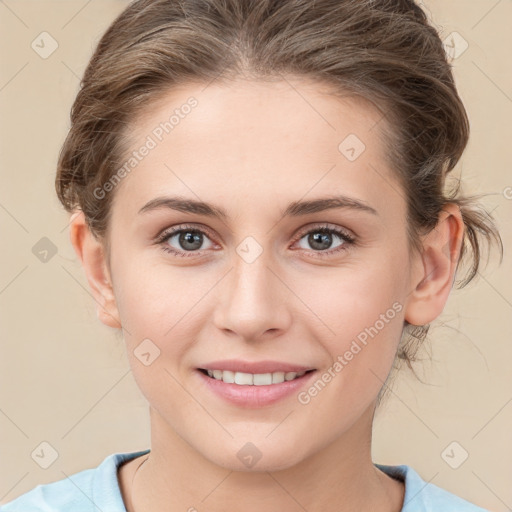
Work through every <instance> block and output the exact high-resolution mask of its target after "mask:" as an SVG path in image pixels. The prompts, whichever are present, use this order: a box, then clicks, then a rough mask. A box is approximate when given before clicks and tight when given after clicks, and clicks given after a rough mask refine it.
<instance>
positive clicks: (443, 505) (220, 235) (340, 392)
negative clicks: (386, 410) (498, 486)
mask: <svg viewBox="0 0 512 512" xmlns="http://www.w3.org/2000/svg"><path fill="white" fill-rule="evenodd" d="M468 137H469V123H468V119H467V116H466V112H465V109H464V106H463V104H462V102H461V100H460V98H459V96H458V94H457V90H456V87H455V85H454V81H453V77H452V73H451V70H450V65H449V64H448V62H447V60H446V55H445V52H444V49H443V45H442V42H441V41H440V39H439V36H438V34H437V32H436V31H435V30H434V29H433V28H432V27H431V26H430V25H429V23H428V21H427V18H426V17H425V15H424V13H423V11H422V10H421V9H420V8H419V7H418V6H417V5H416V4H414V3H413V2H412V1H406V0H374V1H370V0H367V1H360V0H358V1H354V0H318V1H315V2H311V1H306V0H279V1H277V0H258V1H251V2H240V1H239V0H203V1H201V2H198V1H194V0H182V1H177V0H138V1H135V2H133V3H132V4H131V5H130V6H129V7H128V8H127V9H126V10H125V11H124V12H123V13H122V14H121V15H120V16H119V17H118V18H117V19H116V20H115V21H114V22H113V24H112V25H111V26H110V28H109V29H108V30H107V32H106V33H105V35H104V36H103V38H102V39H101V41H100V42H99V44H98V47H97V49H96V51H95V53H94V55H93V57H92V58H91V61H90V63H89V66H88V68H87V70H86V72H85V75H84V79H83V83H82V87H81V90H80V92H79V94H78V96H77V98H76V101H75V104H74V106H73V110H72V126H71V129H70V132H69V134H68V137H67V139H66V141H65V143H64V146H63V149H62V152H61V155H60V160H59V165H58V174H57V181H56V185H57V193H58V196H59V199H60V200H61V202H62V203H63V205H64V206H65V208H66V209H67V210H68V211H69V212H70V213H72V222H71V225H70V237H71V241H72V244H73V246H74V248H75V250H76V252H77V255H78V257H79V258H80V260H81V262H82V264H83V267H84V271H85V273H86V276H87V279H88V281H89V284H90V287H91V291H92V293H93V295H94V297H95V300H96V302H97V303H98V316H99V318H100V320H101V321H102V322H103V323H105V324H106V325H108V326H111V327H114V328H116V329H121V330H122V333H123V336H124V340H125V342H126V346H127V351H128V356H129V359H130V365H131V368H132V371H133V374H134V377H135V379H136V382H137V384H138V385H139V387H140V389H141V391H142V393H143V394H144V396H145V397H146V399H147V400H148V402H149V406H150V419H151V448H150V449H148V450H144V451H142V452H132V453H123V454H112V455H110V456H109V457H107V458H106V459H105V460H104V462H103V463H102V464H101V465H100V466H99V467H98V468H95V469H88V470H85V471H83V472H80V473H78V474H76V475H73V476H72V477H71V480H72V481H70V480H69V479H65V480H61V481H59V482H54V483H51V484H46V485H44V486H38V487H36V488H35V489H33V490H32V491H30V492H29V493H26V494H25V495H23V496H21V497H19V498H18V499H16V500H14V501H13V502H11V503H10V504H8V505H5V506H4V508H3V510H5V512H14V511H18V510H28V509H30V510H47V511H49V510H52V511H64V510H81V511H82V510H93V509H94V510H96V509H99V510H102V511H103V512H106V511H110V512H114V511H115V512H121V511H124V510H126V511H128V512H140V511H144V510H151V511H154V512H159V511H163V510H166V511H170V510H171V511H175V510H176V511H177V510H189V511H193V510H208V511H210V512H217V511H221V510H226V509H231V510H245V511H249V512H252V511H260V510H261V508H262V507H265V509H267V510H275V511H283V510H286V511H295V510H297V511H298V510H307V511H308V512H317V511H320V510H332V511H334V510H336V511H337V512H344V511H354V510H358V511H363V512H364V511H374V510H379V511H382V512H399V511H402V512H413V511H414V512H416V511H419V510H425V511H436V512H438V511H440V510H457V511H458V512H463V511H467V512H469V511H472V512H476V511H481V510H484V509H482V508H479V507H477V506H476V505H472V504H471V503H469V502H467V501H465V500H463V499H461V498H459V497H457V496H455V495H453V494H451V493H449V492H448V491H446V490H443V489H441V488H439V487H437V486H435V485H433V484H429V485H427V483H426V482H424V481H423V480H422V479H421V478H420V476H419V475H418V474H417V473H416V472H415V471H414V469H413V468H412V467H410V466H407V465H400V466H386V465H380V464H374V463H373V462H372V457H371V437H372V422H373V417H374V413H375V410H376V407H377V406H378V405H379V404H380V403H381V401H382V399H383V397H384V396H385V393H386V392H387V390H388V389H389V387H388V386H387V384H386V382H387V381H389V380H391V377H392V376H393V371H394V370H396V369H397V366H395V363H396V362H398V361H400V360H403V361H405V362H407V364H408V365H410V363H411V361H413V360H414V354H415V351H416V350H417V348H418V347H419V346H420V344H421V342H422V341H423V340H424V338H425V335H426V333H427V330H428V325H429V324H430V322H432V321H433V320H434V319H435V318H437V317H438V316H439V315H440V314H441V312H442V311H443V308H444V306H445V304H446V301H447V299H448V296H449V293H450V291H451V289H452V286H453V284H454V281H455V276H456V271H457V270H458V267H459V263H460V262H461V258H462V257H463V256H464V255H469V257H470V258H471V261H472V265H471V267H470V270H469V272H468V273H467V274H466V276H465V279H464V280H462V281H460V282H459V284H462V285H464V284H466V283H467V282H469V281H470V280H471V279H472V278H473V277H474V275H475V274H476V272H477V270H478V268H479V264H480V252H481V242H482V237H484V238H486V239H487V241H495V242H497V243H498V245H500V236H499V234H498V232H497V230H496V228H495V226H494V224H493V223H492V220H491V218H490V217H488V216H486V215H484V214H482V213H480V212H479V210H478V208H477V204H476V203H475V202H474V200H473V199H472V198H467V197H464V196H462V195H461V194H459V191H458V190H452V191H449V190H446V187H445V179H446V176H447V174H448V173H449V172H450V171H451V170H452V169H453V168H454V166H455V165H456V164H457V162H458V160H459V158H460V157H461V155H462V153H463V151H464V148H465V146H466V144H467V141H468ZM500 248H501V245H500Z"/></svg>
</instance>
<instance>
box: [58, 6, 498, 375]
mask: <svg viewBox="0 0 512 512" xmlns="http://www.w3.org/2000/svg"><path fill="white" fill-rule="evenodd" d="M286 75H289V76H296V77H304V78H309V79H313V80H316V81H318V82H319V83H320V82H321V83H325V84H329V85H330V86H331V88H332V90H333V91H334V92H335V93H337V94H339V95H340V96H346V95H347V94H348V95H355V96H358V97H362V98H365V99H366V100H367V101H370V102H372V103H373V104H374V105H375V106H377V108H379V109H380V110H381V111H382V113H383V118H382V121H381V122H380V124H379V134H380V136H381V137H382V139H383V141H384V142H385V147H386V148H387V156H388V164H389V166H390V167H391V168H392V169H394V170H395V173H396V177H397V180H398V182H399V183H400V184H401V187H402V189H403V193H404V196H405V198H406V201H407V213H408V218H407V221H408V226H407V227H408V236H409V241H410V247H411V248H414V249H417V250H421V243H420V235H421V234H422V233H426V232H428V231H429V230H431V229H432V228H433V227H434V226H435V225H436V222H437V219H438V216H439V213H440V211H441V210H442V208H443V206H444V205H446V204H447V203H449V202H452V203H456V204H458V205H459V206H460V208H461V212H462V217H463V219H464V224H465V234H464V241H463V250H462V254H461V258H462V259H464V260H467V262H468V263H469V271H468V273H467V274H466V276H465V279H462V280H461V281H459V282H458V285H461V286H465V285H466V284H467V283H469V282H470V281H471V280H472V279H473V277H474V276H475V275H476V273H477V272H478V269H479V268H480V265H481V262H480V258H481V251H482V243H483V242H484V241H485V242H488V243H489V244H490V243H492V242H496V243H497V244H498V246H499V247H500V250H501V254H503V246H502V243H501V238H500V235H499V232H498V230H497V228H496V226H495V225H494V223H493V220H492V218H491V216H490V215H489V214H488V213H487V212H486V211H485V210H484V209H483V208H482V207H481V206H479V204H478V202H477V201H476V199H477V198H473V197H465V196H464V195H462V194H461V193H460V190H459V189H458V188H457V189H456V190H455V191H453V190H452V191H450V190H447V189H446V176H447V175H448V174H449V173H450V172H451V171H452V169H453V168H454V166H455V165H456V164H457V162H458V161H459V159H460V157H461V155H462V153H463V151H464V149H465V147H466V144H467V142H468V138H469V121H468V117H467V114H466V111H465V109H464V106H463V104H462V101H461V99H460V97H459V95H458V93H457V89H456V87H455V83H454V78H453V75H452V71H451V66H450V64H449V62H448V61H447V57H446V54H445V50H444V47H443V43H442V41H441V39H440V37H439V34H438V33H437V31H436V29H435V28H434V27H433V26H431V25H430V24H429V21H428V19H427V16H426V15H425V13H424V12H423V10H422V9H421V8H420V7H419V6H418V5H416V4H415V3H414V2H413V1H410V0H314V1H312V0H252V1H251V0H244V1H240V0H138V1H135V2H133V3H132V4H130V5H129V6H128V7H127V8H126V9H125V10H124V11H123V12H122V13H121V15H120V16H119V17H118V18H117V19H116V20H115V21H114V22H113V23H112V25H111V26H110V27H109V29H108V30H107V32H106V33H105V34H104V36H103V37H102V39H101V41H100V42H99V44H98V46H97V48H96V50H95V52H94V55H93V56H92V58H91V61H90V63H89V65H88V67H87V69H86V71H85V74H84V78H83V80H82V84H81V89H80V92H79V93H78V95H77V98H76V100H75V103H74V105H73V108H72V113H71V129H70V132H69V134H68V136H67V138H66V141H65V142H64V145H63V148H62V151H61V154H60V158H59V162H58V171H57V179H56V189H57V194H58V196H59V199H60V200H61V202H62V204H63V205H64V206H65V208H66V209H67V210H68V211H73V210H74V209H77V208H79V209H82V210H83V211H84V214H85V217H86V219H87V222H88V224H89V226H90V227H91V229H92V230H93V232H94V233H95V234H96V235H97V236H98V237H104V236H105V234H106V232H107V228H108V224H109V213H110V206H111V203H112V195H113V193H114V192H115V191H114V192H112V193H109V194H106V196H105V197H102V198H98V197H97V194H95V190H97V189H98V187H102V186H103V184H105V183H106V182H107V181H108V180H109V178H110V177H111V176H112V175H113V174H114V173H115V172H116V170H117V169H118V167H119V166H120V165H121V162H122V155H123V151H125V150H126V147H125V140H126V139H125V137H124V135H125V134H126V133H127V130H129V127H130V122H133V120H134V119H135V117H136V115H137V114H138V113H139V112H141V110H142V109H143V108H144V107H145V106H147V105H148V103H151V102H152V101H155V99H156V98H158V97H159V96H160V95H162V94H164V93H166V92H167V91H169V90H170V89H172V88H173V87H175V86H177V85H182V84H186V83H188V82H191V81H194V82H198V81H200V82H204V83H209V82H211V81H212V80H222V79H227V78H236V77H237V76H244V77H251V78H254V79H257V80H271V79H273V80H278V79H280V78H281V79H282V77H284V76H286ZM462 259H461V261H462ZM428 327H429V326H411V325H408V324H406V325H405V328H404V335H403V339H402V343H401V344H400V346H399V349H398V354H397V355H398V359H397V360H398V362H400V361H405V362H407V364H408V366H409V367H410V368H411V369H412V366H411V361H413V360H414V359H415V355H416V352H417V349H418V347H419V346H420V345H421V343H422V342H423V340H424V339H425V336H426V334H427V332H428Z"/></svg>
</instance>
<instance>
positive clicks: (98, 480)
mask: <svg viewBox="0 0 512 512" xmlns="http://www.w3.org/2000/svg"><path fill="white" fill-rule="evenodd" d="M148 452H149V450H144V451H140V452H130V453H113V454H111V455H109V456H108V457H106V458H105V459H104V460H103V462H102V463H101V464H100V465H99V466H98V467H96V468H93V469H85V470H83V471H80V472H79V473H75V474H73V475H70V476H68V477H66V478H63V479H62V480H58V481H56V482H51V483H49V484H40V485H38V486H37V487H34V488H33V489H31V490H30V491H28V492H26V493H25V494H22V495H21V496H19V497H18V498H16V499H14V500H13V501H10V502H9V503H6V504H4V505H1V506H0V512H43V511H44V512H69V511H70V510H79V511H80V512H89V511H90V512H97V511H98V510H101V511H102V512H125V511H126V509H125V507H124V504H123V499H122V496H121V491H120V489H119V483H118V480H117V468H118V467H119V466H120V465H121V464H122V463H123V462H126V461H128V460H130V459H133V458H135V457H138V456H139V455H143V454H145V453H148Z"/></svg>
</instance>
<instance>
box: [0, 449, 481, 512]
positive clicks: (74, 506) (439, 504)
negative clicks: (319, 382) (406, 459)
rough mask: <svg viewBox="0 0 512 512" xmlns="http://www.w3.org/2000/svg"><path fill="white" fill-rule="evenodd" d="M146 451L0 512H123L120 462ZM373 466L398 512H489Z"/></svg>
mask: <svg viewBox="0 0 512 512" xmlns="http://www.w3.org/2000/svg"><path fill="white" fill-rule="evenodd" d="M149 452H150V450H143V451H139V452H131V453H113V454H112V455H109V456H108V457H106V458H105V459H104V460H103V462H102V463H101V464H100V465H99V466H98V467H97V468H94V469H85V470H83V471H80V472H79V473H75V474H73V475H71V476H70V477H69V478H64V479H62V480H59V481H57V482H52V483H49V484H41V485H38V486H37V487H34V488H33V489H32V490H30V491H29V492H27V493H25V494H22V495H21V496H19V497H18V498H16V499H15V500H13V501H11V502H9V503H6V504H5V505H2V506H1V507H0V512H126V508H125V506H124V503H123V498H122V495H121V491H120V489H119V483H118V480H117V468H118V467H119V466H120V465H121V464H122V463H123V462H125V461H128V460H131V459H134V458H135V457H138V456H139V455H145V454H146V453H149ZM374 464H375V463H374ZM375 466H377V467H378V468H379V469H380V470H382V471H384V473H386V474H388V475H389V476H391V477H393V478H396V479H399V480H402V481H404V482H405V496H404V505H403V507H402V511H401V512H489V511H487V510H485V509H483V508H480V507H477V506H476V505H472V504H471V503H469V502H468V501H465V500H463V499H462V498H459V497H457V496H455V495H454V494H451V493H450V492H448V491H446V490H444V489H441V488H440V487H437V486H436V485H434V484H430V483H427V482H425V481H423V480H422V479H421V477H420V476H419V475H418V473H416V471H414V469H412V468H411V467H410V466H406V465H404V464H402V465H400V466H387V465H383V464H375ZM200 508H202V507H200Z"/></svg>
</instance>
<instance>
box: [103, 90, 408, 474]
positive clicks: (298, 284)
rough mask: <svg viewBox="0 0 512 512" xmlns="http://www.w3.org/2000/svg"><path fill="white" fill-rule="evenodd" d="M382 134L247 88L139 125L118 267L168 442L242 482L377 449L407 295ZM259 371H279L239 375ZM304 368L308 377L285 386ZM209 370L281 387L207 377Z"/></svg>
mask: <svg viewBox="0 0 512 512" xmlns="http://www.w3.org/2000/svg"><path fill="white" fill-rule="evenodd" d="M297 91H300V94H299V93H298V92H297ZM191 97H193V98H195V100H193V101H190V100H189V98H191ZM187 100H189V102H188V105H190V107H185V105H187ZM176 109H177V110H178V113H177V114H176V116H175V119H174V121H171V122H174V125H173V127H172V129H170V128H169V125H166V124H165V123H166V122H169V117H170V113H171V114H172V112H173V111H175V110H176ZM381 117H382V114H381V112H379V111H378V110H377V109H375V108H374V107H373V106H372V105H371V104H369V103H363V102H362V101H361V100H357V101H356V99H354V98H351V99H350V98H348V97H347V98H343V99H339V98H335V97H334V96H332V95H329V94H328V93H327V92H326V91H325V90H324V89H323V88H322V87H321V86H320V85H319V84H315V83H307V82H304V81H302V82H300V83H299V82H296V83H295V87H291V86H290V84H289V83H287V82H285V81H283V82H273V83H257V82H249V81H238V82H234V83H231V84H229V85H227V84H218V85H216V84H215V83H214V84H211V85H209V86H208V87H206V88H205V86H204V85H189V86H187V87H182V88H181V89H175V90H173V91H171V92H169V94H168V95H167V96H166V97H164V98H162V99H160V100H159V102H158V103H157V104H153V106H152V108H151V109H150V110H148V111H147V112H146V113H145V115H144V117H143V118H140V119H138V120H137V121H136V122H134V126H133V130H132V131H131V139H130V141H131V146H132V150H133V151H136V152H137V155H135V156H134V154H133V153H131V154H130V155H128V156H127V158H126V161H128V159H129V158H130V156H131V157H134V158H136V160H137V161H136V163H135V160H133V161H132V162H131V164H132V167H130V166H127V167H126V168H125V169H130V170H129V171H128V172H126V173H123V174H126V175H125V176H122V180H121V181H120V183H119V184H117V185H116V186H115V188H114V190H113V192H110V193H114V194H115V196H114V198H115V200H114V202H113V207H112V208H113V209H112V217H111V224H110V230H109V237H110V238H109V241H110V262H109V264H110V272H111V278H112V283H113V290H114V295H115V305H116V308H117V309H116V311H117V314H118V317H119V320H120V323H121V324H122V326H123V330H124V335H125V341H126V345H127V350H128V356H129V360H130V364H131V367H132V370H133V374H134V376H135V379H136V381H137V383H138V385H139V387H140V389H141V391H142V393H143V394H144V396H145V397H146V399H147V400H148V402H149V405H150V408H151V413H152V421H153V425H152V428H153V429H154V430H153V431H154V432H156V434H157V435H160V436H161V437H162V439H163V438H165V436H166V432H167V433H169V432H175V433H177V434H178V435H179V436H180V437H181V438H182V439H184V440H185V441H186V442H187V443H188V444H189V445H190V446H191V447H193V448H194V449H195V450H196V451H197V452H198V453H200V454H201V455H202V456H204V457H205V458H206V459H208V460H209V461H211V462H213V463H215V464H219V465H221V466H224V467H228V468H232V469H238V470H244V469H245V470H247V469H248V466H247V464H245V463H244V462H243V460H242V458H240V457H239V455H238V454H239V452H240V450H241V448H242V447H245V448H244V449H245V450H249V451H250V450H255V451H256V450H257V451H258V452H259V453H261V454H262V458H261V461H260V462H259V463H258V466H257V468H258V470H261V469H262V468H265V469H270V470H275V469H278V468H286V467H289V466H292V465H294V464H297V463H298V462H300V461H302V460H304V459H306V458H307V457H309V456H312V455H314V454H316V453H318V452H320V451H321V450H322V449H323V448H325V447H327V446H329V445H330V444H331V443H333V442H335V441H336V440H339V439H348V437H349V436H351V439H352V440H353V446H354V448H357V443H358V442H359V441H360V442H361V443H363V442H365V439H363V438H358V437H357V435H356V434H354V433H355V432H364V436H366V435H367V434H368V430H367V429H366V430H365V429H363V427H362V425H365V426H368V425H370V424H371V418H372V413H373V407H374V405H375V400H376V398H377V395H378V393H379V391H380V389H381V387H382V384H383V382H384V381H385V379H386V377H387V376H388V374H389V371H390V369H391V367H392V363H393V360H394V357H395V353H396V350H397V346H398V343H399V340H400V335H401V332H402V327H403V321H404V305H405V302H406V300H407V296H408V294H409V292H410V286H411V283H410V272H409V270H410V261H409V256H408V254H409V253H408V245H407V238H406V205H405V202H404V199H403V197H404V194H403V193H399V185H398V183H397V182H396V180H395V178H394V177H393V174H392V170H391V169H390V168H389V167H388V163H387V161H386V158H385V149H384V146H383V144H382V142H381V140H380V138H379V130H380V129H385V128H384V122H382V121H381ZM379 121H381V122H380V123H379V124H378V125H377V123H378V122H379ZM161 123H162V124H161ZM166 130H167V131H166ZM363 144H364V146H363ZM143 146H145V147H146V148H148V149H147V150H144V149H141V148H142V147H143ZM340 197H342V198H344V199H343V200H341V199H340V200H339V202H335V201H331V203H330V204H327V203H325V202H324V203H322V202H321V201H320V202H319V200H323V199H327V198H330V199H333V198H340ZM176 198H179V199H180V200H183V201H189V203H188V207H187V206H186V204H185V203H183V202H182V203H178V202H177V201H176ZM173 199H174V202H173V201H172V200H173ZM191 202H203V203H208V205H210V206H211V210H210V209H207V208H206V207H205V206H201V207H198V206H196V207H195V208H193V209H191V208H190V204H191ZM309 202H311V204H310V205H309V206H308V205H307V204H306V205H302V206H300V205H299V204H298V203H309ZM328 206H329V208H327V207H328ZM219 211H222V212H223V215H214V214H213V213H218V212H219ZM226 360H229V362H231V364H232V365H233V367H231V366H230V365H229V364H230V363H229V362H228V363H226V362H224V363H220V364H219V365H216V364H215V362H216V361H226ZM233 361H234V362H233ZM262 361H263V362H275V366H274V367H271V366H261V367H259V368H257V367H252V368H251V367H243V366H242V364H241V362H248V363H253V362H262ZM285 364H286V365H289V366H288V367H285ZM295 366H298V367H300V368H301V369H302V370H303V371H304V369H307V370H314V371H312V372H308V373H306V374H305V375H304V376H303V377H300V378H296V379H294V380H290V381H288V380H285V381H284V382H282V383H279V381H280V380H281V378H280V376H279V375H280V373H279V369H283V370H286V371H283V372H282V373H289V371H290V368H293V367H295ZM212 367H214V368H217V370H221V369H222V367H224V368H225V369H226V370H233V371H234V370H236V368H238V369H240V370H242V373H252V374H266V373H273V374H274V375H272V376H271V377H270V378H271V379H274V381H275V383H274V384H268V383H267V384H262V385H261V386H260V385H252V386H249V385H243V384H236V382H235V383H231V384H230V383H224V382H221V381H219V380H216V379H215V374H214V378H212V377H210V376H208V375H205V374H204V373H203V372H201V371H200V370H199V369H213V368H212ZM247 368H248V370H247ZM287 368H288V369H287ZM251 370H254V371H251ZM296 373H297V372H296ZM298 373H299V374H300V372H298ZM217 375H219V373H217ZM222 375H223V376H224V378H225V379H226V380H229V379H230V375H231V374H229V373H224V374H222ZM284 377H285V379H286V375H285V376H284ZM291 377H293V375H291V376H290V375H288V378H291ZM235 378H238V379H245V378H250V376H249V377H247V376H246V375H239V376H238V377H235ZM265 378H268V377H257V380H258V379H262V380H258V382H262V383H265V382H269V381H265ZM238 382H242V381H240V380H239V381H238ZM253 382H254V381H253ZM249 442H250V443H252V444H253V445H254V447H256V448H252V447H250V445H247V443H249ZM244 464H245V466H244Z"/></svg>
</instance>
